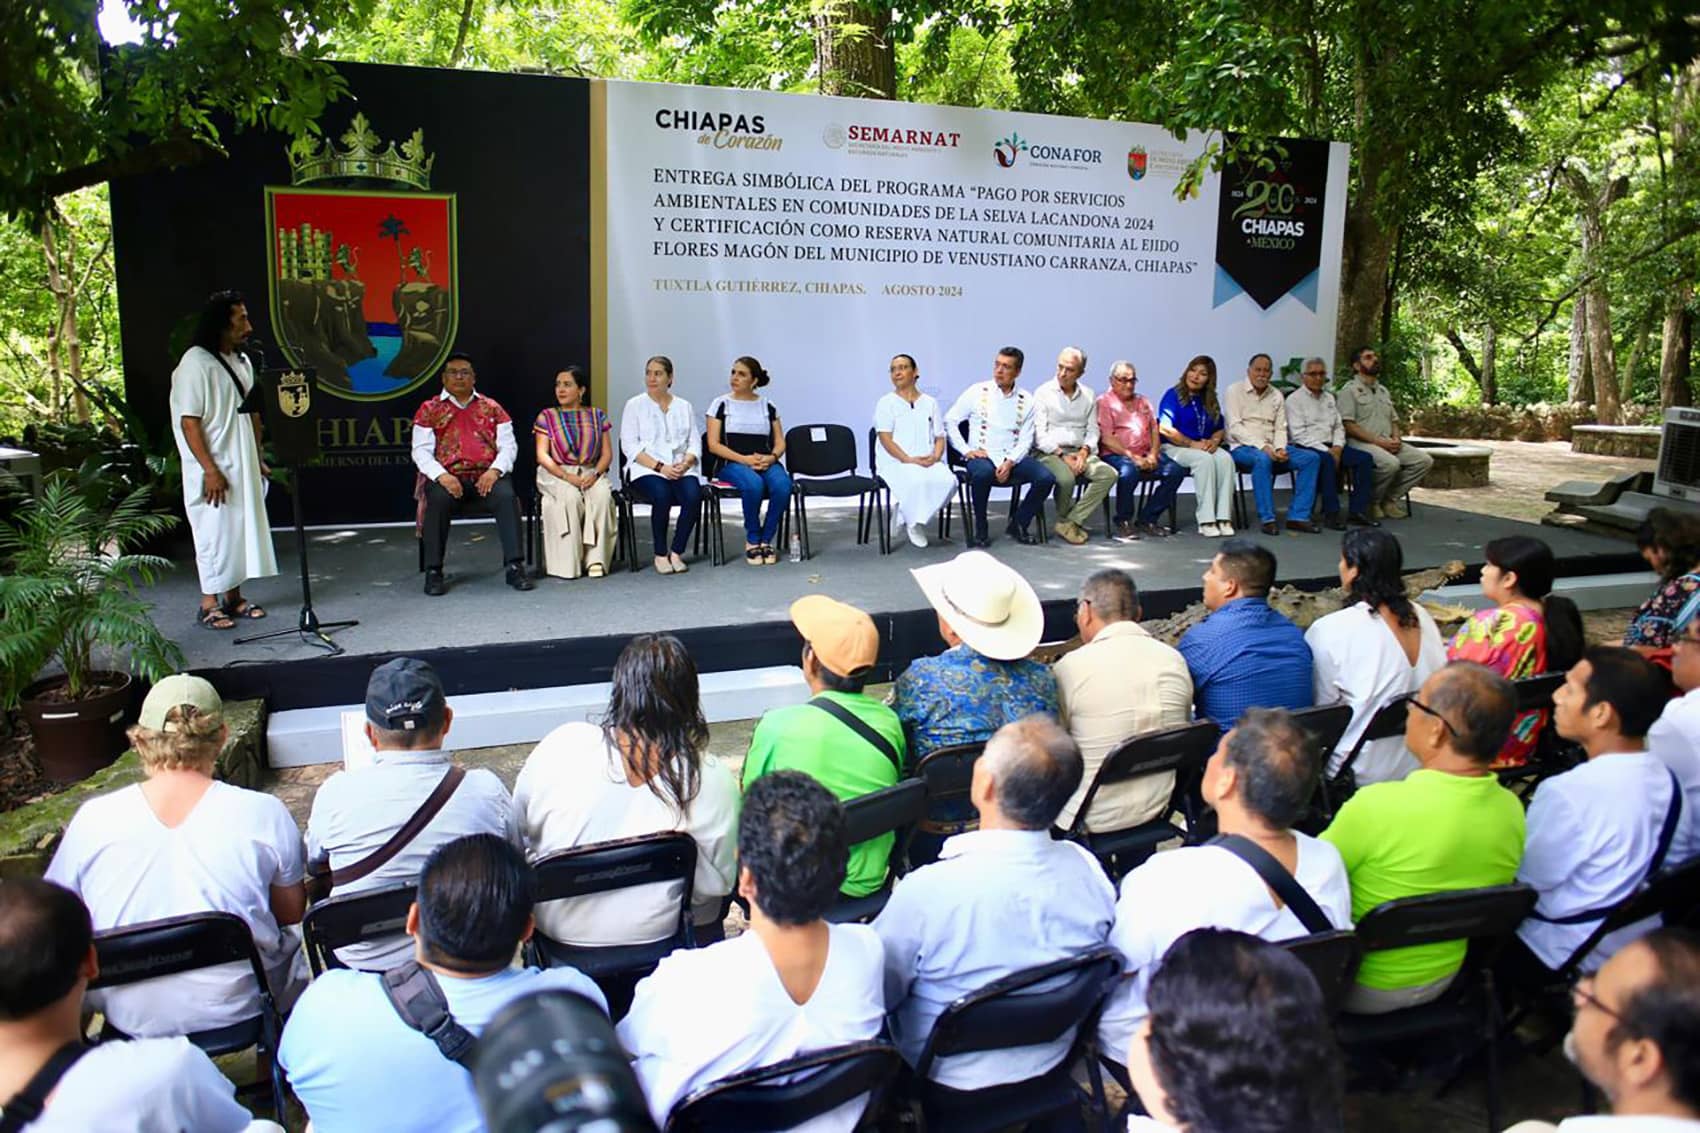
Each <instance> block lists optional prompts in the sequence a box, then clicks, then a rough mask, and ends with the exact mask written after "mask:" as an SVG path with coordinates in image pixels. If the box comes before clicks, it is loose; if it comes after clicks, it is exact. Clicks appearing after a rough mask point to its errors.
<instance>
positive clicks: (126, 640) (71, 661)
mask: <svg viewBox="0 0 1700 1133" xmlns="http://www.w3.org/2000/svg"><path fill="white" fill-rule="evenodd" d="M148 495H149V491H148V489H147V488H146V487H138V488H134V489H132V490H130V491H128V492H126V493H124V494H123V495H122V496H120V497H119V498H118V499H117V500H116V502H115V503H113V504H112V506H111V507H110V508H109V509H106V508H103V509H96V508H94V507H92V506H91V505H90V504H89V502H88V501H87V499H85V498H84V496H83V495H82V494H81V493H80V492H79V491H78V490H77V486H76V484H75V480H74V477H71V476H69V475H64V474H55V475H52V476H49V477H48V478H47V480H46V482H45V483H44V484H43V485H42V491H41V495H40V496H39V497H37V498H35V499H30V500H25V501H24V502H23V504H22V505H21V506H19V507H18V508H17V510H16V511H15V512H14V513H13V516H12V518H11V520H10V522H9V523H6V524H0V627H3V629H0V708H4V709H8V710H9V709H12V708H21V709H22V712H23V715H24V718H25V720H26V721H27V722H28V724H29V728H30V733H31V735H32V736H33V737H34V740H35V750H36V756H37V758H38V759H39V761H40V763H41V768H42V771H43V773H44V774H45V775H46V776H47V777H48V778H50V779H55V780H61V781H67V780H74V779H81V778H84V777H85V776H87V775H89V774H92V773H93V772H95V771H97V770H99V769H100V768H102V767H105V766H106V765H107V764H109V763H111V762H112V761H113V760H114V759H116V758H117V757H118V756H119V755H120V754H122V753H123V751H124V746H125V744H124V726H125V716H126V713H127V709H128V707H129V704H130V700H131V681H132V679H133V677H140V678H142V679H144V680H148V681H153V680H158V679H159V678H160V677H162V676H165V675H166V674H168V673H172V672H175V671H176V670H177V669H179V668H180V667H181V666H182V664H183V654H182V652H181V651H180V650H179V649H178V648H177V646H176V644H175V643H174V642H172V641H171V639H169V638H168V637H166V636H165V635H164V634H163V633H161V632H160V631H159V627H157V626H156V625H154V622H153V618H152V616H151V614H150V613H149V611H148V606H147V603H146V602H144V601H143V600H142V598H141V595H140V594H138V593H137V589H136V588H137V586H138V585H141V584H149V583H152V582H153V581H154V580H155V579H156V578H158V577H159V575H160V574H161V573H162V572H164V571H166V570H168V569H169V568H170V565H171V564H170V563H169V562H168V561H167V560H165V559H163V558H160V557H158V556H155V555H141V554H133V553H130V549H131V548H133V547H134V546H136V545H137V544H139V543H142V542H143V541H145V540H148V539H152V538H156V537H157V536H159V535H160V534H162V533H163V532H165V531H166V530H168V529H169V528H170V527H171V525H172V524H173V523H174V522H176V521H175V519H174V518H173V517H171V516H169V515H163V514H160V513H158V512H155V511H153V510H151V509H150V508H149V506H148Z"/></svg>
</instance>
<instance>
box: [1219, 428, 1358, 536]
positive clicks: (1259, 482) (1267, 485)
mask: <svg viewBox="0 0 1700 1133" xmlns="http://www.w3.org/2000/svg"><path fill="white" fill-rule="evenodd" d="M1233 456H1234V463H1235V464H1237V465H1239V466H1240V467H1241V468H1246V469H1250V470H1251V494H1252V497H1253V498H1254V499H1256V500H1257V518H1258V521H1259V522H1262V523H1274V522H1275V474H1276V473H1277V472H1285V471H1287V470H1288V469H1291V470H1292V472H1293V481H1294V482H1293V499H1292V502H1291V503H1290V504H1288V505H1287V520H1288V522H1291V521H1293V520H1298V521H1299V522H1300V523H1305V522H1308V521H1309V519H1310V509H1311V505H1312V504H1313V503H1314V502H1315V501H1316V474H1317V465H1318V464H1319V463H1320V460H1319V458H1318V456H1317V454H1316V453H1315V452H1314V451H1313V450H1311V449H1308V448H1289V449H1288V450H1287V459H1286V461H1285V462H1283V461H1279V460H1271V459H1270V458H1269V454H1268V453H1266V452H1264V451H1263V450H1262V449H1260V448H1252V447H1251V446H1250V445H1240V446H1238V447H1236V448H1235V449H1234V452H1233ZM1329 463H1330V464H1332V463H1333V460H1332V459H1330V460H1329Z"/></svg>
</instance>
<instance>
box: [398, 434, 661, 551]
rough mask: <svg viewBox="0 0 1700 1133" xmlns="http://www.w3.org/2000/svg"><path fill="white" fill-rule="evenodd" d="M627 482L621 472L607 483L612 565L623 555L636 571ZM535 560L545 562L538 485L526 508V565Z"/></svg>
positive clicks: (540, 470)
mask: <svg viewBox="0 0 1700 1133" xmlns="http://www.w3.org/2000/svg"><path fill="white" fill-rule="evenodd" d="M615 459H616V460H617V459H618V456H616V458H615ZM537 475H538V476H539V477H543V476H547V475H549V473H548V472H547V471H546V470H544V469H542V468H539V469H538V470H537ZM624 484H625V481H624V479H623V478H622V477H620V476H619V475H618V474H616V475H615V476H614V477H612V478H611V479H610V480H609V483H608V487H609V488H610V489H611V494H612V495H613V499H614V554H613V557H612V559H611V562H610V568H609V569H611V570H612V569H617V567H618V564H619V561H620V560H621V559H622V558H623V559H625V560H626V563H627V565H628V567H629V568H630V569H631V570H633V571H635V570H637V568H638V562H637V530H636V528H635V527H634V526H633V524H632V501H631V498H630V496H629V495H628V494H627V492H626V489H625V487H624ZM421 553H423V551H422V552H421ZM534 563H535V564H537V565H538V566H541V565H542V564H543V492H542V489H540V488H536V487H533V488H532V491H531V499H530V501H529V502H528V506H527V507H526V509H525V565H526V566H531V565H532V564H534Z"/></svg>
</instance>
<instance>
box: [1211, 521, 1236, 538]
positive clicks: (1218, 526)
mask: <svg viewBox="0 0 1700 1133" xmlns="http://www.w3.org/2000/svg"><path fill="white" fill-rule="evenodd" d="M1233 533H1234V526H1233V524H1231V523H1212V524H1211V525H1210V534H1211V535H1213V536H1215V537H1216V538H1218V539H1226V538H1228V537H1229V536H1230V535H1232V534H1233Z"/></svg>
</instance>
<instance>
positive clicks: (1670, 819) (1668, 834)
mask: <svg viewBox="0 0 1700 1133" xmlns="http://www.w3.org/2000/svg"><path fill="white" fill-rule="evenodd" d="M1665 774H1666V775H1669V776H1670V805H1669V806H1668V807H1666V808H1665V821H1664V825H1663V826H1661V827H1659V841H1658V844H1657V845H1656V846H1654V847H1653V857H1652V859H1651V860H1650V861H1648V863H1647V872H1646V873H1644V874H1642V875H1641V881H1640V883H1639V884H1637V885H1636V887H1635V888H1636V889H1637V890H1639V889H1640V888H1641V886H1642V885H1645V884H1647V882H1648V881H1650V880H1651V879H1652V877H1653V875H1654V874H1655V873H1658V872H1659V867H1660V866H1662V865H1664V864H1665V855H1666V854H1668V853H1670V844H1671V839H1673V838H1675V837H1676V824H1677V820H1678V819H1680V818H1681V817H1682V784H1681V782H1679V781H1678V780H1677V777H1676V772H1674V771H1672V770H1671V769H1670V768H1669V767H1667V768H1665ZM1614 908H1616V906H1615V905H1607V906H1605V907H1603V908H1598V909H1583V910H1582V911H1581V912H1579V913H1568V914H1566V915H1564V916H1562V917H1547V916H1542V915H1541V914H1540V913H1530V914H1529V915H1530V916H1531V917H1533V918H1534V919H1535V920H1537V921H1545V922H1546V923H1547V924H1587V923H1588V922H1590V921H1600V920H1604V919H1605V918H1606V917H1607V916H1608V915H1609V914H1610V913H1611V911H1612V910H1613V909H1614Z"/></svg>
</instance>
